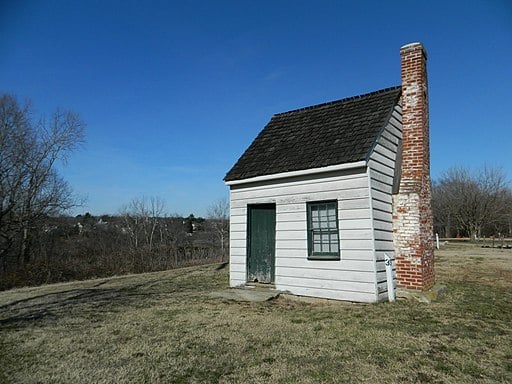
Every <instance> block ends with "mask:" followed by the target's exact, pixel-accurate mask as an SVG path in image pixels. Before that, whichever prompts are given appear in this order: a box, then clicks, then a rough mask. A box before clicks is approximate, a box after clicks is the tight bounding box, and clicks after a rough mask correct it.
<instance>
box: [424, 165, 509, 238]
mask: <svg viewBox="0 0 512 384" xmlns="http://www.w3.org/2000/svg"><path fill="white" fill-rule="evenodd" d="M432 209H433V213H434V227H435V231H436V232H437V233H439V235H440V236H441V237H469V238H470V239H471V240H478V239H480V238H482V237H495V238H500V237H501V238H502V237H509V238H510V237H512V189H511V187H510V182H509V181H508V180H507V177H506V174H505V172H504V171H503V169H501V168H499V167H490V166H484V167H482V168H481V169H478V170H471V169H469V168H467V167H453V168H450V169H449V170H447V171H446V172H444V173H443V174H442V175H441V177H440V178H439V179H438V180H436V181H435V182H434V183H433V186H432Z"/></svg>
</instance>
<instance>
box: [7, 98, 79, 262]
mask: <svg viewBox="0 0 512 384" xmlns="http://www.w3.org/2000/svg"><path fill="white" fill-rule="evenodd" d="M84 128H85V124H84V123H83V122H82V120H81V119H80V117H79V116H78V115H77V114H75V113H73V112H62V111H56V112H55V113H54V114H53V115H52V116H51V118H50V119H48V120H46V119H45V118H44V117H41V118H40V119H38V120H34V119H33V117H32V112H31V109H30V105H29V104H28V103H27V104H25V105H20V104H19V103H18V101H17V100H16V98H15V97H14V96H12V95H1V96H0V260H2V263H3V266H4V269H5V265H6V264H5V263H6V258H7V257H8V256H14V257H15V258H16V261H17V263H20V262H28V261H29V260H30V256H31V252H30V244H31V236H32V235H33V233H34V232H35V230H36V229H37V227H38V225H39V224H40V222H41V220H43V219H44V218H45V217H48V216H51V215H56V214H59V213H61V212H63V211H65V210H67V209H69V208H71V207H73V206H75V205H76V204H77V199H76V198H75V197H74V196H73V194H72V192H71V189H70V187H69V186H68V184H67V183H66V181H65V180H63V179H62V178H61V177H60V176H59V175H58V174H57V172H56V170H55V164H56V162H57V161H58V160H60V161H62V162H64V163H65V162H66V161H67V159H68V155H69V154H70V153H71V152H73V151H74V150H75V149H76V148H77V147H78V146H79V145H81V144H82V143H83V142H84Z"/></svg>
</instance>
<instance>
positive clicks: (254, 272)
mask: <svg viewBox="0 0 512 384" xmlns="http://www.w3.org/2000/svg"><path fill="white" fill-rule="evenodd" d="M248 208H249V209H248V236H247V243H248V244H247V251H248V255H247V256H248V257H247V281H249V282H259V283H272V282H273V281H274V266H275V246H276V206H275V205H274V204H260V205H250V206H249V207H248Z"/></svg>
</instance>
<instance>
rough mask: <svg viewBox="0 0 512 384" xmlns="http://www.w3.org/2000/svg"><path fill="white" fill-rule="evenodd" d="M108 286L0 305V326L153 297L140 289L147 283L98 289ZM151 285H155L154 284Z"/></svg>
mask: <svg viewBox="0 0 512 384" xmlns="http://www.w3.org/2000/svg"><path fill="white" fill-rule="evenodd" d="M106 283H108V280H107V281H102V282H100V283H98V284H96V285H94V286H92V287H90V288H75V289H69V290H64V291H59V292H53V293H48V294H44V295H39V296H33V297H30V298H26V299H21V300H16V301H13V302H10V303H8V304H4V305H0V326H23V325H29V324H30V325H33V324H34V323H35V322H38V321H47V320H58V319H60V318H63V317H66V316H69V315H70V314H71V313H72V312H73V311H74V310H78V311H80V314H83V312H87V311H91V310H94V311H101V309H102V308H103V309H105V310H109V311H112V310H114V308H115V307H119V306H124V305H129V304H132V303H134V302H135V301H137V300H140V298H141V297H143V296H146V297H147V296H150V295H152V293H151V292H142V291H141V290H140V288H143V287H145V286H148V283H143V284H138V285H132V286H129V287H122V288H100V286H101V285H104V284H106ZM153 283H154V282H153Z"/></svg>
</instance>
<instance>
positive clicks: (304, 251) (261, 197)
mask: <svg viewBox="0 0 512 384" xmlns="http://www.w3.org/2000/svg"><path fill="white" fill-rule="evenodd" d="M384 188H385V187H384ZM370 198H371V195H370V191H369V181H368V174H367V173H366V169H362V168H361V169H359V170H358V171H357V172H355V171H354V170H351V171H339V172H337V173H332V172H331V173H329V174H324V175H318V174H317V175H305V176H302V177H295V178H293V179H287V180H282V181H279V180H276V181H275V182H273V183H269V182H262V183H251V184H247V185H243V184H242V185H237V186H232V187H231V190H230V204H231V212H232V214H235V215H236V219H235V220H233V221H232V222H231V228H230V231H231V236H232V237H231V252H232V257H231V262H232V263H235V265H234V266H233V267H232V268H231V269H230V274H232V275H233V276H231V275H230V285H231V286H238V285H240V284H241V280H244V279H246V272H247V271H246V265H247V262H246V254H247V252H246V249H245V247H246V246H247V206H248V205H250V204H265V203H273V204H275V205H276V250H275V256H276V260H275V285H276V288H277V289H283V290H285V291H288V292H290V293H293V294H297V295H310V296H316V297H325V298H333V299H341V300H352V301H363V302H374V301H376V298H377V293H378V292H377V291H376V284H375V282H376V269H375V268H376V265H375V256H374V243H373V236H374V233H373V222H372V204H371V202H370ZM322 200H337V201H338V219H339V229H340V233H339V238H340V260H308V242H307V214H306V203H307V202H313V201H322Z"/></svg>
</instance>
